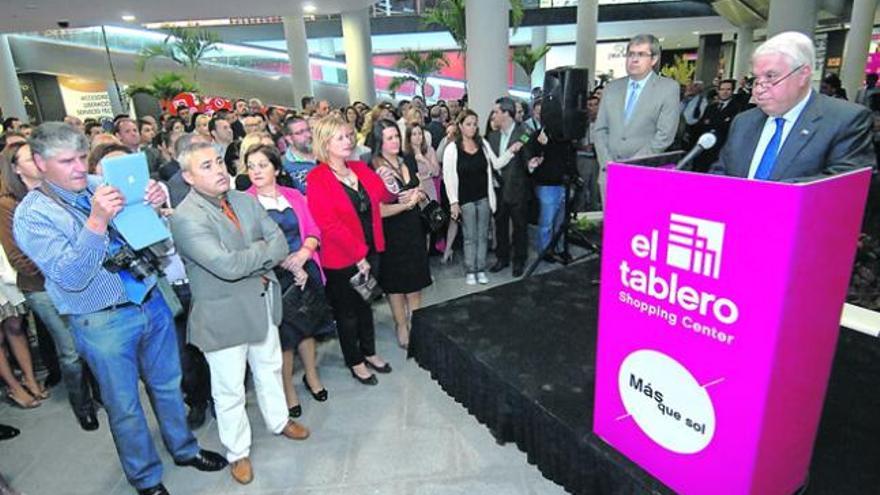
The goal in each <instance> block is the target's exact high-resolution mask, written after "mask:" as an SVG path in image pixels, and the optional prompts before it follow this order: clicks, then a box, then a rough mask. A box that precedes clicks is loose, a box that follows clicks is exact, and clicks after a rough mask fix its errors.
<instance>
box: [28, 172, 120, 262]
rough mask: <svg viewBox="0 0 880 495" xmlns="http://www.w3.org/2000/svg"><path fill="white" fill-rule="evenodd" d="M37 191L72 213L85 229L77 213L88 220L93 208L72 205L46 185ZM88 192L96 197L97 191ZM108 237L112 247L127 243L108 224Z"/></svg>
mask: <svg viewBox="0 0 880 495" xmlns="http://www.w3.org/2000/svg"><path fill="white" fill-rule="evenodd" d="M34 190H35V191H39V192H41V193H42V194H43V195H44V196H46V197H47V198H49V199H51V200H52V201H54V202H55V203H56V204H57V205H58V206H60V207H61V208H63V209H64V211H66V212H68V213H70V216H71V217H73V219H74V221H76V223H77V224H79V226H80V228H85V221H83V219H82V218H80V217H79V215H77V213H81V214H83V215H85V217H86V218H88V217H89V215H91V213H92V210H91V207H90V206H89V207H85V206H83V205H78V204H70V203H68V202H67V201H64V200H63V199H61V198H60V197H59V196H58V194H56V193H55V191H53V190H52V189H51V188H48V187H45V185H43V184H40V185H39V186H37V187H36V188H35V189H34ZM86 191H88V192H89V193H90V196H89V197H91V196H92V195H94V193H95V191H93V190H92V189H91V188H90V187H86ZM107 235H108V236H109V237H110V247H111V249H112V248H116V249H118V248H119V247H120V246H122V245H123V244H125V242H124V241H123V240H122V238H121V237H120V235H119V233H118V232H117V231H116V229H114V228H113V225H112V224H107Z"/></svg>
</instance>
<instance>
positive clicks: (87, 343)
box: [68, 289, 199, 490]
mask: <svg viewBox="0 0 880 495" xmlns="http://www.w3.org/2000/svg"><path fill="white" fill-rule="evenodd" d="M68 322H69V323H70V328H71V329H72V330H73V339H74V342H75V343H76V348H77V350H78V351H79V353H80V355H81V356H82V357H83V358H84V359H85V360H86V362H88V364H89V367H91V369H92V372H93V373H94V374H95V377H96V378H97V380H98V384H99V385H100V387H101V396H102V398H103V400H104V406H105V408H106V410H107V415H108V416H109V418H110V431H111V432H112V433H113V441H114V443H115V444H116V452H117V454H118V455H119V460H120V461H121V462H122V469H123V471H125V476H126V477H127V478H128V482H129V483H131V484H132V485H133V486H134V487H135V488H137V489H139V490H140V489H144V488H148V487H151V486H154V485H157V484H159V483H161V481H162V461H161V460H159V455H158V453H157V452H156V448H155V446H154V445H153V439H152V438H151V436H150V428H149V426H148V425H147V419H146V417H145V416H144V410H143V409H142V408H141V402H140V396H139V393H138V379H139V378H140V379H141V380H143V382H144V385H145V387H146V390H147V395H149V397H150V402H151V403H152V405H153V412H154V413H155V414H156V419H157V420H158V421H159V429H160V431H161V432H162V440H163V441H164V443H165V447H166V448H167V449H168V451H169V452H170V453H171V455H172V456H173V457H174V459H177V460H186V459H191V458H193V457H195V456H196V454H198V453H199V444H198V442H197V441H196V439H195V437H194V436H193V434H192V432H191V431H190V429H189V427H188V426H187V425H186V408H185V407H184V405H183V396H182V395H181V392H180V358H179V355H178V352H177V337H176V334H175V331H174V321H173V319H172V317H171V311H170V310H169V309H168V305H167V304H165V300H164V299H163V298H162V295H161V294H160V293H159V291H158V290H156V289H154V290H153V292H152V294H151V295H150V296H149V297H148V298H147V300H146V301H145V302H144V304H142V305H140V306H136V305H128V306H122V307H119V308H116V309H105V310H103V311H96V312H94V313H89V314H85V315H69V316H68Z"/></svg>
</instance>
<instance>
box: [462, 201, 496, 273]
mask: <svg viewBox="0 0 880 495" xmlns="http://www.w3.org/2000/svg"><path fill="white" fill-rule="evenodd" d="M491 214H492V213H491V212H490V211H489V198H483V199H478V200H477V201H472V202H470V203H465V204H463V205H461V234H462V239H463V240H464V269H465V272H466V273H477V272H483V271H486V252H487V251H488V250H489V219H490V215H491Z"/></svg>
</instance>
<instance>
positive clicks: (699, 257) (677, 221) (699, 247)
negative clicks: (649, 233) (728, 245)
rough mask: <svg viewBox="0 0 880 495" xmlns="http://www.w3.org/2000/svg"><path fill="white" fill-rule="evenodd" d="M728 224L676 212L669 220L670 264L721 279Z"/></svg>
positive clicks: (667, 258)
mask: <svg viewBox="0 0 880 495" xmlns="http://www.w3.org/2000/svg"><path fill="white" fill-rule="evenodd" d="M723 246H724V224H723V223H720V222H713V221H711V220H704V219H702V218H696V217H689V216H686V215H679V214H677V213H673V214H671V215H670V218H669V244H668V245H667V246H666V264H667V265H669V266H674V267H676V268H680V269H682V270H687V271H690V272H693V273H697V274H699V275H703V276H706V277H711V278H714V279H717V278H719V275H720V274H721V252H722V248H723Z"/></svg>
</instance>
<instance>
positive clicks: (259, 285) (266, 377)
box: [171, 143, 309, 484]
mask: <svg viewBox="0 0 880 495" xmlns="http://www.w3.org/2000/svg"><path fill="white" fill-rule="evenodd" d="M178 162H180V166H181V171H182V175H183V178H184V180H186V182H187V183H188V184H189V185H190V186H192V190H191V191H190V192H189V194H187V196H186V198H185V199H184V200H183V201H182V202H181V203H180V205H179V206H178V207H177V209H176V210H175V213H174V215H173V216H172V219H171V229H172V232H173V234H174V242H175V244H176V245H177V249H178V250H179V251H180V255H181V256H182V257H183V259H184V261H185V262H186V268H187V273H188V274H189V280H190V286H191V289H192V305H191V308H190V313H189V323H188V331H189V340H190V342H191V343H193V344H194V345H196V346H197V347H199V348H200V349H201V350H202V351H204V353H205V358H206V359H207V361H208V365H209V366H210V369H211V395H212V397H213V398H214V406H215V408H216V412H217V429H218V432H219V434H220V441H221V442H222V443H223V446H224V447H226V449H227V454H226V458H227V460H229V462H230V463H231V465H230V469H231V472H232V477H233V478H234V479H235V480H236V481H238V482H239V483H242V484H246V483H249V482H250V481H251V480H252V479H253V471H252V467H251V464H250V460H249V455H250V445H251V432H250V424H249V423H248V419H247V414H246V412H245V389H244V378H245V367H246V366H247V365H250V368H251V374H252V376H253V380H254V387H255V389H256V395H257V401H258V403H259V406H260V412H261V413H262V415H263V420H264V421H265V423H266V426H267V427H268V428H269V429H270V430H271V431H272V432H274V433H276V434H279V435H284V436H286V437H288V438H291V439H296V440H302V439H305V438H307V437H308V435H309V431H308V430H307V429H306V428H305V427H304V426H302V425H300V424H298V423H296V422H294V421H292V420H290V419H288V411H287V402H286V400H285V398H284V390H283V388H282V382H281V344H280V342H279V336H278V327H277V325H278V324H279V323H280V321H281V304H280V302H281V293H280V290H279V284H278V280H277V278H276V277H275V274H274V273H273V272H272V268H273V267H275V266H276V265H277V264H278V263H279V262H280V261H282V260H283V259H284V258H285V257H286V256H287V255H288V246H287V241H286V240H285V238H284V234H282V233H281V230H280V229H279V228H278V225H277V224H276V223H275V222H274V221H272V219H271V218H269V216H268V215H267V214H266V211H265V210H264V209H263V207H262V206H261V205H260V204H259V203H258V202H257V200H256V199H254V198H252V197H251V196H248V195H247V194H244V193H241V192H238V191H230V190H229V182H230V179H229V175H228V173H227V171H226V165H225V164H224V163H223V159H222V158H220V157H219V156H218V155H217V151H216V150H215V149H214V147H213V146H212V145H211V143H193V144H191V145H190V146H189V147H187V148H184V149H183V151H182V152H181V154H180V156H179V157H178Z"/></svg>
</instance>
